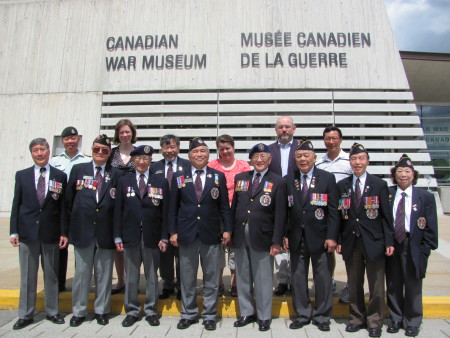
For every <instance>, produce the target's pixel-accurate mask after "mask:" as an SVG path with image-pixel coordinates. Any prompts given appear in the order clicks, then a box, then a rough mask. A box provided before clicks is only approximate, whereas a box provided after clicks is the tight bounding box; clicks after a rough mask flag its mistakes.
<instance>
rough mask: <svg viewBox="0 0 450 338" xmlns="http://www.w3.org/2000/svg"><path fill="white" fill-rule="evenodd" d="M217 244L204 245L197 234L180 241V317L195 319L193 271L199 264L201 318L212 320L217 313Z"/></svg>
mask: <svg viewBox="0 0 450 338" xmlns="http://www.w3.org/2000/svg"><path fill="white" fill-rule="evenodd" d="M220 249H221V245H220V244H204V243H202V242H201V241H200V239H199V238H198V237H197V238H196V239H195V241H194V242H193V243H191V244H188V245H183V244H180V247H179V253H180V273H181V283H180V284H181V302H182V308H181V318H182V319H190V320H193V319H195V318H197V314H198V306H197V271H198V261H199V255H200V264H201V266H202V270H203V292H204V295H203V313H202V318H203V319H204V320H215V319H216V316H217V297H218V291H219V276H220V266H219V258H220V257H219V256H220Z"/></svg>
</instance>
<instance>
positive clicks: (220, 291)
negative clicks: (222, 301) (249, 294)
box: [218, 284, 225, 297]
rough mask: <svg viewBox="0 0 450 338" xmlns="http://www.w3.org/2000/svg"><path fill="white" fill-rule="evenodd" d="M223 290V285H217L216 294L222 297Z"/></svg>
mask: <svg viewBox="0 0 450 338" xmlns="http://www.w3.org/2000/svg"><path fill="white" fill-rule="evenodd" d="M224 292H225V285H223V284H222V285H219V291H218V296H219V297H222V296H223V293H224Z"/></svg>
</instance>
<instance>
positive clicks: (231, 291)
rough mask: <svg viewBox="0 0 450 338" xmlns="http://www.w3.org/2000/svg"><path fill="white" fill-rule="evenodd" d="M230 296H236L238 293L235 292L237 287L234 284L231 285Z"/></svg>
mask: <svg viewBox="0 0 450 338" xmlns="http://www.w3.org/2000/svg"><path fill="white" fill-rule="evenodd" d="M230 296H231V297H237V296H238V294H237V287H235V286H232V287H231V290H230Z"/></svg>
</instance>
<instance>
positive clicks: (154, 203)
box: [152, 198, 161, 207]
mask: <svg viewBox="0 0 450 338" xmlns="http://www.w3.org/2000/svg"><path fill="white" fill-rule="evenodd" d="M160 202H161V200H160V199H158V198H152V203H153V205H154V206H155V207H157V206H158V205H159V203H160Z"/></svg>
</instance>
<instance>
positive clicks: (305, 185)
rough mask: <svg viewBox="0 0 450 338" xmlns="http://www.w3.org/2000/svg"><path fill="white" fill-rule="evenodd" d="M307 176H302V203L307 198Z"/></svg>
mask: <svg viewBox="0 0 450 338" xmlns="http://www.w3.org/2000/svg"><path fill="white" fill-rule="evenodd" d="M307 178H308V175H303V185H302V201H306V198H307V197H308V181H307Z"/></svg>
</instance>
